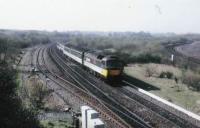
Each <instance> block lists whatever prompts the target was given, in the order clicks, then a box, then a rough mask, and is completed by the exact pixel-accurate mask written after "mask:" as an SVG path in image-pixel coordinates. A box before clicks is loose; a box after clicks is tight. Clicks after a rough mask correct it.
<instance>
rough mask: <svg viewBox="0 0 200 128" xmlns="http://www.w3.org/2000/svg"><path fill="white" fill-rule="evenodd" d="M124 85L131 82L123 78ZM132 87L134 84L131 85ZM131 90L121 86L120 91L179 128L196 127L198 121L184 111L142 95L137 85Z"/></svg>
mask: <svg viewBox="0 0 200 128" xmlns="http://www.w3.org/2000/svg"><path fill="white" fill-rule="evenodd" d="M123 83H124V85H127V86H129V85H130V84H131V83H129V82H128V81H125V80H123ZM131 86H132V87H134V85H131ZM134 88H135V89H132V90H131V91H130V90H129V89H128V88H121V89H120V90H121V92H123V93H124V94H125V95H127V96H129V97H130V98H131V99H134V100H136V101H138V102H140V103H141V104H143V105H144V106H147V107H148V108H149V109H151V110H152V111H154V112H157V113H158V114H159V115H160V116H162V117H164V118H166V119H168V120H170V121H172V122H174V123H175V124H177V125H178V126H179V127H181V128H183V127H184V128H198V126H199V124H200V123H199V122H198V121H197V120H195V119H192V118H191V117H190V116H188V115H186V114H185V113H183V112H181V111H179V110H176V109H174V108H172V107H170V106H166V105H165V104H164V103H159V101H156V100H155V99H153V98H151V97H149V96H147V95H144V94H142V93H140V92H138V91H137V87H134Z"/></svg>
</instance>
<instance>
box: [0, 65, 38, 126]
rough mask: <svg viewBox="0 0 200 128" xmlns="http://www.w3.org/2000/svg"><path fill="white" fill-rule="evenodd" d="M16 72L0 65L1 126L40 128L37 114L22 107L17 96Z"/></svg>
mask: <svg viewBox="0 0 200 128" xmlns="http://www.w3.org/2000/svg"><path fill="white" fill-rule="evenodd" d="M16 89H17V84H16V71H15V70H13V69H12V68H11V67H10V66H9V65H8V64H7V63H5V62H4V63H3V62H1V64H0V110H1V111H0V122H1V123H0V125H1V127H3V128H16V127H18V128H39V127H40V125H39V122H38V120H37V119H36V117H35V113H34V112H32V111H31V110H30V109H26V108H24V107H23V106H22V103H21V100H20V99H19V97H18V96H17V94H16Z"/></svg>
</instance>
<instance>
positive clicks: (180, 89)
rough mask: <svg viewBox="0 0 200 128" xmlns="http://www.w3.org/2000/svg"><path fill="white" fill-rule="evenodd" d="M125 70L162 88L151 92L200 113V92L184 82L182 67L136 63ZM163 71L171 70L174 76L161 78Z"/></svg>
mask: <svg viewBox="0 0 200 128" xmlns="http://www.w3.org/2000/svg"><path fill="white" fill-rule="evenodd" d="M124 71H125V73H126V74H128V75H130V76H133V77H135V78H138V79H140V80H143V81H145V82H147V83H149V84H151V85H153V86H155V87H157V88H159V89H160V90H150V92H151V93H154V94H156V95H158V96H160V97H162V98H164V99H166V100H168V101H170V102H173V103H175V104H177V105H180V106H182V107H184V108H186V109H188V110H190V111H193V112H195V113H197V114H200V92H197V91H193V90H191V89H189V88H188V85H186V84H184V83H183V81H184V76H185V72H184V71H182V70H181V69H179V68H176V67H173V66H169V65H163V64H134V65H131V66H128V67H125V69H124ZM162 72H171V73H172V74H173V77H172V78H170V79H168V78H160V74H161V73H162ZM190 73H191V71H190ZM192 73H193V72H192ZM149 74H150V76H149ZM175 77H176V78H177V79H178V80H177V82H176V81H175Z"/></svg>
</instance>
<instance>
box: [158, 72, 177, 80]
mask: <svg viewBox="0 0 200 128" xmlns="http://www.w3.org/2000/svg"><path fill="white" fill-rule="evenodd" d="M173 76H174V74H173V73H172V72H169V71H167V72H161V73H160V75H159V78H168V79H172V78H173Z"/></svg>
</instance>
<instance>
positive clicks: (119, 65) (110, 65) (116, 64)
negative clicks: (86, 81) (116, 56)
mask: <svg viewBox="0 0 200 128" xmlns="http://www.w3.org/2000/svg"><path fill="white" fill-rule="evenodd" d="M106 67H107V68H122V67H123V64H122V62H121V61H119V60H108V61H107V62H106Z"/></svg>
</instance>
